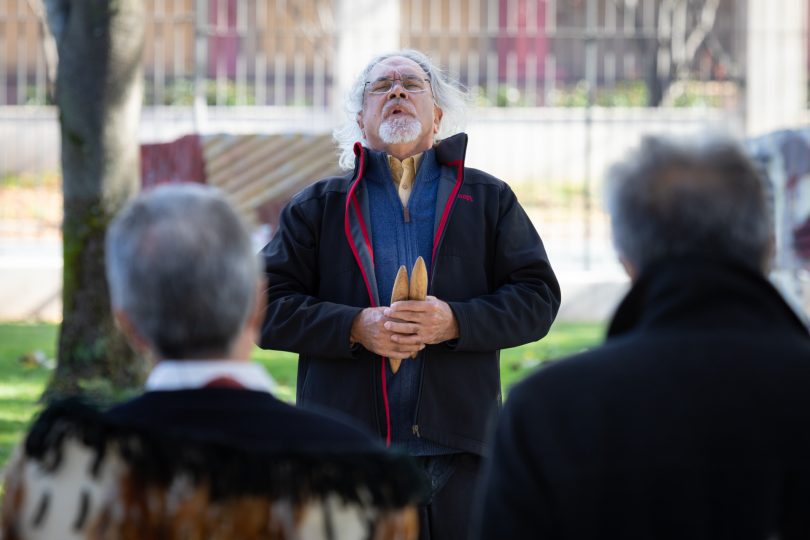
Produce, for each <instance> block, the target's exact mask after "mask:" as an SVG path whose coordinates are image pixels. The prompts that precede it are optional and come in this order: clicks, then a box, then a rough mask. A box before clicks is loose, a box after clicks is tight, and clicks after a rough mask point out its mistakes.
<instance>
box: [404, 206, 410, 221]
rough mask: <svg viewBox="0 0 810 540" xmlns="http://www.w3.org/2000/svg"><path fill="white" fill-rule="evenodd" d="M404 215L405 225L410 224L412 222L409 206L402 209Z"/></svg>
mask: <svg viewBox="0 0 810 540" xmlns="http://www.w3.org/2000/svg"><path fill="white" fill-rule="evenodd" d="M402 214H403V216H404V217H405V223H410V222H411V213H410V212H408V207H407V206H403V207H402Z"/></svg>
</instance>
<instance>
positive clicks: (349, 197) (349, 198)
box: [343, 143, 391, 446]
mask: <svg viewBox="0 0 810 540" xmlns="http://www.w3.org/2000/svg"><path fill="white" fill-rule="evenodd" d="M358 146H359V143H356V144H355V153H356V154H357V156H358V158H359V159H360V164H359V166H358V167H357V178H356V179H355V181H354V183H353V184H352V185H351V187H350V188H349V192H348V193H347V194H346V214H345V216H344V219H343V229H344V232H345V233H346V239H347V240H348V242H349V247H350V248H351V250H352V254H353V255H354V259H355V261H357V265H358V266H359V267H360V273H361V274H362V275H363V282H365V284H366V292H367V293H368V299H369V302H370V303H371V307H376V303H375V302H374V294H373V293H372V292H371V283H370V282H369V280H368V275H367V274H366V269H365V267H364V266H363V261H361V260H360V254H359V253H358V252H357V246H356V245H355V244H354V238H353V237H352V231H351V225H350V224H349V207H350V206H354V211H355V214H356V215H357V219H358V221H359V223H360V230H361V231H362V233H363V240H364V241H365V243H366V247H367V248H368V252H369V253H370V254H371V263H372V264H374V250H373V249H372V246H371V241H370V239H369V237H368V230H367V229H366V223H365V220H363V214H362V213H361V212H360V205H359V203H358V202H357V196H356V195H355V194H354V191H355V189H357V185H358V184H359V183H360V180H361V179H362V178H363V173H364V172H365V156H366V154H365V151H364V150H363V147H362V146H360V148H358ZM358 150H359V152H358ZM386 360H387V358H385V357H381V359H380V372H381V373H382V375H381V379H382V380H381V382H382V396H383V405H384V406H385V430H386V433H385V445H386V446H391V407H390V405H389V404H388V385H387V384H386V376H385V362H386Z"/></svg>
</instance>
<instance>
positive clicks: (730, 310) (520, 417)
mask: <svg viewBox="0 0 810 540" xmlns="http://www.w3.org/2000/svg"><path fill="white" fill-rule="evenodd" d="M480 496H481V497H480V510H481V512H480V519H481V523H480V524H479V526H478V527H476V529H478V531H479V534H480V538H548V539H562V538H565V539H579V538H582V539H585V538H588V539H591V538H621V539H623V540H628V539H650V538H656V539H660V538H679V539H687V538H688V539H690V540H694V539H704V538H705V539H707V540H708V539H712V540H717V539H723V538H727V539H735V540H739V539H746V538H751V539H762V540H764V539H766V538H781V539H788V538H808V537H810V337H808V332H807V329H806V328H805V327H804V326H803V325H802V323H801V321H800V320H799V319H798V318H797V317H796V315H795V314H794V313H793V312H792V311H791V310H790V308H789V307H788V306H787V305H786V304H785V302H784V301H783V299H782V298H781V296H780V295H779V294H778V293H777V292H776V290H775V289H774V288H773V287H772V286H771V285H770V283H768V282H767V281H766V280H765V279H763V278H762V277H761V276H760V275H758V274H756V273H754V272H752V271H750V270H748V269H745V268H742V267H736V266H733V265H730V264H726V263H722V262H705V261H704V262H700V261H694V260H693V261H690V260H679V261H668V262H666V263H665V264H659V265H657V266H655V267H653V268H650V269H649V271H648V272H645V273H644V275H642V276H641V278H640V279H639V281H638V282H637V283H636V284H635V285H634V286H633V288H632V289H631V291H630V292H629V294H628V295H627V297H626V298H625V299H624V301H623V302H622V304H621V305H620V307H619V309H618V311H617V313H616V316H615V318H614V320H613V321H612V324H611V326H610V329H609V333H608V338H607V341H606V343H605V344H604V346H602V347H598V348H596V349H594V350H592V351H590V352H585V353H583V354H580V355H577V356H574V357H572V358H570V359H567V360H563V361H560V362H557V363H555V364H552V365H551V366H549V367H547V368H544V369H541V370H540V371H539V372H538V373H536V374H534V375H533V376H531V377H529V378H528V379H527V380H526V381H524V382H523V383H521V384H519V385H518V386H516V387H515V389H514V390H513V391H512V392H511V393H510V395H509V399H508V400H507V403H506V407H505V410H504V413H503V414H502V415H501V418H500V423H499V425H498V428H497V434H496V440H495V444H494V449H493V455H492V459H491V461H490V462H489V463H488V464H487V466H486V469H485V475H484V479H483V482H482V486H481V493H480Z"/></svg>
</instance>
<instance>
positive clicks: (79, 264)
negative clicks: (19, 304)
mask: <svg viewBox="0 0 810 540" xmlns="http://www.w3.org/2000/svg"><path fill="white" fill-rule="evenodd" d="M47 7H48V23H49V26H50V28H51V31H52V32H53V34H54V37H55V39H56V44H57V50H58V57H59V64H58V69H57V80H56V104H57V106H58V108H59V121H60V127H61V136H62V178H63V192H64V223H63V228H62V233H63V238H64V239H63V242H64V270H63V292H62V303H63V321H62V325H61V328H60V333H59V351H58V363H57V368H56V371H55V372H54V375H53V378H52V380H51V382H50V384H49V387H48V390H47V391H46V399H47V398H53V397H59V396H64V395H70V394H77V393H93V394H95V395H97V396H98V397H103V398H110V397H114V396H115V395H116V394H118V393H120V392H121V391H122V390H126V389H128V388H133V387H134V386H136V385H138V384H139V383H140V382H141V381H142V378H143V374H144V372H145V369H144V362H143V360H141V359H138V358H136V356H135V354H134V353H133V351H132V350H131V349H130V348H129V346H128V345H127V344H126V343H125V341H124V339H123V337H122V336H121V334H120V333H119V332H118V330H117V328H116V327H115V324H114V322H113V319H112V315H111V309H110V305H109V295H108V291H107V279H106V272H105V266H104V234H105V231H106V229H107V224H108V223H109V221H110V219H111V218H112V217H113V215H115V213H116V212H117V211H118V210H119V209H120V208H121V207H122V206H123V205H124V204H125V203H126V202H127V200H128V199H129V198H130V197H132V196H133V195H134V194H135V193H136V192H137V191H138V189H139V186H140V180H139V178H140V171H139V147H138V139H137V126H138V120H139V116H140V108H141V97H142V70H141V57H142V50H143V43H144V13H143V5H142V0H48V4H47Z"/></svg>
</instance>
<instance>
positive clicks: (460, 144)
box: [352, 133, 467, 178]
mask: <svg viewBox="0 0 810 540" xmlns="http://www.w3.org/2000/svg"><path fill="white" fill-rule="evenodd" d="M433 149H434V150H435V151H436V161H438V162H439V164H440V165H452V164H454V163H456V162H459V161H462V162H463V161H464V157H465V155H466V153H467V134H466V133H456V134H455V135H452V136H450V137H448V138H446V139H442V140H441V141H439V142H438V143H436V145H435V146H434V147H433ZM371 151H372V150H370V149H369V148H367V147H365V146H363V145H362V144H361V143H359V142H356V143H354V156H355V160H354V174H353V175H352V178H357V175H358V174H359V173H360V172H361V171H360V165H361V162H364V161H365V160H361V159H360V157H361V154H363V153H365V155H366V157H368V153H369V152H371ZM364 164H367V161H365V163H364Z"/></svg>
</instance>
